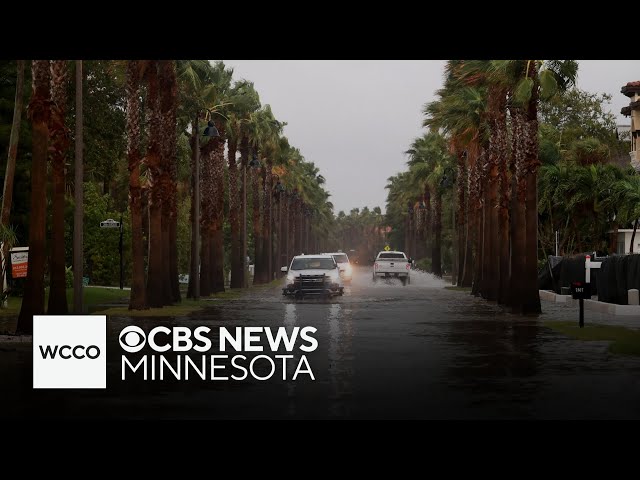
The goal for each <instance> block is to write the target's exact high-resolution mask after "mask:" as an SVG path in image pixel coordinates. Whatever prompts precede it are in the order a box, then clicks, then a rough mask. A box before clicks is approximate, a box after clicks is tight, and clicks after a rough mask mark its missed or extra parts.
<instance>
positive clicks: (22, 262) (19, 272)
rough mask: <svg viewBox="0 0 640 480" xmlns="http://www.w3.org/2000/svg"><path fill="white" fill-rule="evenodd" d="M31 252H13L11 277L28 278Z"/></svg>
mask: <svg viewBox="0 0 640 480" xmlns="http://www.w3.org/2000/svg"><path fill="white" fill-rule="evenodd" d="M28 265H29V252H28V251H23V252H11V277H12V278H24V277H26V276H27V266H28Z"/></svg>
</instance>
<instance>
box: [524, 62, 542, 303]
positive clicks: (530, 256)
mask: <svg viewBox="0 0 640 480" xmlns="http://www.w3.org/2000/svg"><path fill="white" fill-rule="evenodd" d="M536 63H537V62H536V61H531V63H530V68H529V75H530V76H531V78H532V79H533V80H534V87H533V93H532V95H531V99H530V100H529V108H528V110H527V122H526V130H525V135H524V148H525V150H524V157H525V165H526V172H525V178H526V185H527V200H526V203H527V205H526V219H527V220H526V243H525V248H526V253H525V272H524V273H525V274H524V277H523V299H522V311H523V313H524V314H538V313H540V312H541V311H542V310H541V308H540V291H539V289H538V167H539V165H540V160H539V159H538V81H537V68H536V65H535V64H536Z"/></svg>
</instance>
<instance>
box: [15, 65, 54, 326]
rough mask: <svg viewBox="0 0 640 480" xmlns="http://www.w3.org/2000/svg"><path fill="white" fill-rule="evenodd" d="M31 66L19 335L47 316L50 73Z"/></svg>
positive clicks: (44, 66) (39, 66)
mask: <svg viewBox="0 0 640 480" xmlns="http://www.w3.org/2000/svg"><path fill="white" fill-rule="evenodd" d="M31 65H32V66H31V70H32V78H33V88H32V94H31V101H30V102H29V118H30V120H31V129H32V133H31V145H32V158H31V211H30V216H29V266H28V268H27V279H26V284H25V289H24V296H23V298H22V306H21V308H20V315H19V316H18V324H17V327H16V333H18V334H30V333H32V332H33V316H34V315H41V314H44V266H45V258H46V250H45V248H46V222H47V218H46V213H47V188H46V187H47V156H48V147H49V127H48V124H49V116H50V107H49V102H50V100H49V76H50V71H49V61H48V60H33V62H32V64H31Z"/></svg>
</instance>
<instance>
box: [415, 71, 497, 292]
mask: <svg viewBox="0 0 640 480" xmlns="http://www.w3.org/2000/svg"><path fill="white" fill-rule="evenodd" d="M463 65H464V63H463V62H462V61H459V60H456V61H449V62H448V63H447V66H446V71H445V72H446V79H445V84H444V87H443V88H442V89H440V90H438V92H437V94H438V96H439V99H438V100H436V101H434V102H431V103H428V104H426V105H425V107H424V110H423V112H424V114H425V120H424V122H423V125H424V126H426V127H430V128H431V129H434V130H438V129H439V130H441V131H442V132H443V133H444V134H445V135H449V136H450V137H451V143H452V145H453V149H454V151H455V153H456V155H457V158H458V163H457V169H458V171H457V175H456V178H457V182H456V186H457V213H456V217H457V219H458V222H457V226H458V235H457V236H458V258H459V259H460V261H459V262H458V267H459V269H458V274H457V278H458V285H459V286H464V287H468V286H471V285H472V279H473V275H472V274H473V270H474V268H473V265H474V263H473V255H474V253H475V254H476V258H479V251H478V236H477V234H476V229H477V227H476V226H477V225H478V219H477V212H478V207H479V206H480V198H479V196H478V195H479V193H480V190H479V187H480V181H481V179H480V178H479V176H478V172H477V170H476V165H477V157H478V154H479V148H478V144H479V143H480V142H482V141H484V140H483V138H482V136H483V132H484V129H483V118H484V112H485V109H486V99H485V95H484V90H483V89H482V88H481V87H479V86H477V85H476V86H469V85H468V84H467V83H465V82H463V81H462V80H461V79H460V78H459V77H460V76H461V73H460V70H461V68H462V67H463ZM475 288H476V289H478V288H479V284H478V282H476V283H475Z"/></svg>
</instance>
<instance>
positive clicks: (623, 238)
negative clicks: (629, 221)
mask: <svg viewBox="0 0 640 480" xmlns="http://www.w3.org/2000/svg"><path fill="white" fill-rule="evenodd" d="M607 233H609V234H614V233H615V231H614V230H609V231H608V232H607ZM632 235H633V228H619V229H618V250H617V251H616V253H617V254H618V255H626V254H628V253H631V252H630V250H631V237H632ZM633 253H640V228H639V229H638V230H637V231H636V236H635V238H634V239H633Z"/></svg>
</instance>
